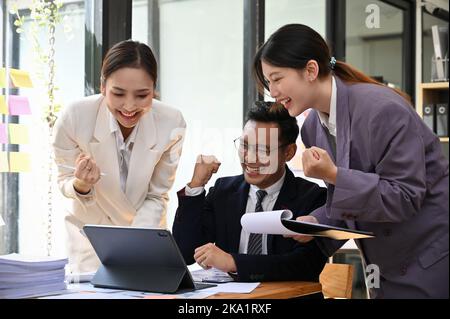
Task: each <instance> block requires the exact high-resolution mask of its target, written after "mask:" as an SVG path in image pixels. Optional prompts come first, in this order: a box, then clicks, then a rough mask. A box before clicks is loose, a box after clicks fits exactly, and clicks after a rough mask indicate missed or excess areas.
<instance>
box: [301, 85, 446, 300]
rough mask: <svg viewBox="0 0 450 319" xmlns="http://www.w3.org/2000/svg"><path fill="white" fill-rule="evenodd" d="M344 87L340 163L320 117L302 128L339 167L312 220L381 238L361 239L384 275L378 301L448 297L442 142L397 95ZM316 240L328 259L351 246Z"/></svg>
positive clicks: (368, 260)
mask: <svg viewBox="0 0 450 319" xmlns="http://www.w3.org/2000/svg"><path fill="white" fill-rule="evenodd" d="M336 85H337V110H336V113H337V114H336V126H337V147H336V158H334V156H333V155H332V151H331V146H330V145H329V142H328V138H327V135H326V134H327V133H326V131H325V130H326V129H325V128H324V127H322V125H321V123H320V121H319V118H318V115H317V112H316V111H314V110H313V111H312V112H311V113H310V114H309V116H308V117H307V119H306V121H305V123H304V125H303V127H302V130H301V134H302V140H303V142H304V144H305V145H306V147H310V146H317V147H320V148H322V149H325V150H327V151H328V153H329V154H330V156H331V157H332V158H333V160H334V161H335V163H336V166H337V167H338V173H337V180H336V185H328V196H327V203H326V204H325V206H322V207H320V208H318V209H317V210H315V211H314V212H313V213H312V215H314V216H315V217H316V218H317V219H318V220H319V222H320V223H323V224H330V225H335V226H340V227H348V228H351V229H359V230H366V231H372V232H374V233H375V236H376V238H374V239H363V240H357V241H356V243H357V245H358V247H359V248H360V250H361V253H362V256H363V260H364V262H365V264H367V265H369V264H375V265H377V266H378V267H379V269H380V275H381V277H380V285H379V288H375V289H371V291H370V292H371V297H373V298H448V296H449V293H448V290H449V289H448V287H449V281H448V279H449V278H448V273H449V268H448V267H449V265H448V241H449V238H448V232H449V228H448V216H449V198H448V189H449V177H448V176H449V173H448V172H449V171H448V161H447V159H446V158H445V157H444V155H443V152H442V147H441V145H440V142H439V139H438V138H437V137H436V136H435V135H434V134H433V132H432V131H431V130H430V129H429V128H428V127H427V126H426V125H425V124H424V122H423V121H422V120H421V118H420V117H419V116H418V115H417V113H416V112H415V111H414V109H413V108H412V107H411V106H410V105H408V103H407V102H406V101H405V100H404V99H403V98H402V97H401V96H400V95H398V94H396V93H395V92H393V91H392V90H391V89H389V88H386V87H382V86H378V85H373V84H362V83H361V84H350V85H349V84H346V83H344V82H343V81H341V80H340V79H338V78H337V77H336ZM316 240H317V242H318V244H319V246H320V247H321V249H322V250H323V252H324V253H325V254H326V255H327V256H331V255H333V253H334V252H336V250H338V249H339V248H340V247H341V246H342V245H343V244H344V241H335V240H330V239H316ZM368 273H369V274H370V273H371V272H368ZM373 283H375V284H376V281H373Z"/></svg>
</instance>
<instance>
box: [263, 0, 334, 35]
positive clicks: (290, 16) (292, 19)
mask: <svg viewBox="0 0 450 319" xmlns="http://www.w3.org/2000/svg"><path fill="white" fill-rule="evenodd" d="M325 7H326V1H325V0H318V1H310V0H266V13H265V29H264V30H265V39H267V38H268V37H269V36H270V35H271V34H272V33H274V32H275V31H276V30H277V29H278V28H280V27H282V26H283V25H285V24H290V23H301V24H305V25H307V26H309V27H311V28H313V29H314V30H316V31H317V32H319V33H320V34H321V35H322V36H323V37H325Z"/></svg>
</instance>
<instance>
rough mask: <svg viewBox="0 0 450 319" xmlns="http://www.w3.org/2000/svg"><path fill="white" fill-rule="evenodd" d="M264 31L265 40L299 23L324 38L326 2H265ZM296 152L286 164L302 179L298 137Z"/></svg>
mask: <svg viewBox="0 0 450 319" xmlns="http://www.w3.org/2000/svg"><path fill="white" fill-rule="evenodd" d="M265 4H266V8H265V29H264V31H265V32H264V33H265V36H264V38H265V39H266V40H267V39H268V38H269V37H270V36H271V35H272V33H274V32H275V31H276V30H277V29H279V28H280V27H282V26H284V25H286V24H291V23H301V24H304V25H307V26H309V27H311V28H312V29H314V30H315V31H317V32H318V33H319V34H320V35H321V36H322V37H324V38H326V35H325V29H326V21H325V17H326V14H325V9H326V1H325V0H320V1H308V0H266V2H265ZM264 99H265V100H267V101H272V100H273V99H272V98H271V97H270V93H269V92H267V91H266V95H265V97H264ZM307 114H308V111H306V112H304V113H303V114H300V115H299V116H298V117H297V122H298V124H299V127H300V128H301V127H302V125H303V122H304V121H305V118H306V116H307ZM297 144H298V151H297V154H296V155H295V156H294V158H293V159H292V160H291V161H290V162H289V163H288V165H289V167H290V169H291V170H293V171H294V174H295V175H297V176H301V177H304V178H306V177H305V176H304V174H303V168H302V158H301V155H302V152H303V150H304V145H303V143H302V141H301V138H300V136H299V138H298V141H297ZM307 179H309V180H311V181H313V182H316V183H318V184H319V185H321V186H324V183H323V182H322V181H320V180H317V179H312V178H307Z"/></svg>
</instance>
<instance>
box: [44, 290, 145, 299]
mask: <svg viewBox="0 0 450 319" xmlns="http://www.w3.org/2000/svg"><path fill="white" fill-rule="evenodd" d="M39 299H142V298H139V297H134V296H129V295H126V294H123V293H120V292H118V293H113V294H109V293H101V292H88V291H82V292H74V293H66V294H62V295H55V296H48V297H43V298H39Z"/></svg>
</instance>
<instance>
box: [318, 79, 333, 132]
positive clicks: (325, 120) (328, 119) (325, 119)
mask: <svg viewBox="0 0 450 319" xmlns="http://www.w3.org/2000/svg"><path fill="white" fill-rule="evenodd" d="M336 91H337V87H336V79H335V78H334V76H331V100H330V115H327V114H325V113H323V112H320V111H319V112H317V114H318V115H319V120H320V123H321V124H322V125H323V126H325V127H326V128H327V129H328V132H330V134H331V135H333V136H334V137H336V105H337V94H336V93H337V92H336Z"/></svg>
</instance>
